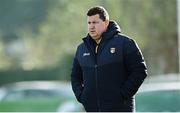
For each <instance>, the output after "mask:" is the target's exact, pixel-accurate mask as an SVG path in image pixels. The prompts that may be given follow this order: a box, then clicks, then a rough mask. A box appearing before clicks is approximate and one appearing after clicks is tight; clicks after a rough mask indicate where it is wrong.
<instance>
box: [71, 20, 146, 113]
mask: <svg viewBox="0 0 180 113" xmlns="http://www.w3.org/2000/svg"><path fill="white" fill-rule="evenodd" d="M102 37H103V38H102V40H101V42H100V44H99V47H98V52H97V54H95V46H96V44H95V42H94V41H93V39H92V38H91V37H90V36H89V35H88V36H87V37H85V38H84V39H83V43H81V44H80V45H79V46H78V48H77V51H76V55H75V58H74V62H73V68H72V73H71V83H72V89H73V91H74V93H75V96H76V98H77V100H78V101H79V102H80V103H82V104H83V106H84V108H85V110H86V111H94V112H97V111H101V112H104V111H119V112H121V111H127V112H128V111H129V112H131V111H133V107H134V104H133V103H134V102H133V101H134V99H133V96H134V95H135V93H136V92H137V90H138V88H139V87H140V85H141V84H142V82H143V80H144V79H145V77H146V76H147V70H146V65H145V61H144V58H143V56H142V54H141V51H140V49H139V48H138V46H137V44H136V42H135V41H134V40H132V39H130V38H128V37H127V36H125V35H123V34H121V33H120V28H119V26H118V25H117V24H116V23H115V22H113V21H111V22H110V24H109V26H108V29H107V31H106V32H104V33H103V34H102Z"/></svg>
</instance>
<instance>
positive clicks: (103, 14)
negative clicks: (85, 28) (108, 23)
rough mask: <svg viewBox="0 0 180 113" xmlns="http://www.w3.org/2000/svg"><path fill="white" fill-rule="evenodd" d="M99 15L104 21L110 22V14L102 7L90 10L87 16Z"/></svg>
mask: <svg viewBox="0 0 180 113" xmlns="http://www.w3.org/2000/svg"><path fill="white" fill-rule="evenodd" d="M96 14H99V18H100V19H101V20H103V21H105V20H109V14H108V12H107V11H106V9H105V8H104V7H102V6H95V7H92V8H90V9H89V10H88V12H87V16H93V15H96Z"/></svg>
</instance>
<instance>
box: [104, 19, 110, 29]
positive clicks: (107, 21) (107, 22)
mask: <svg viewBox="0 0 180 113" xmlns="http://www.w3.org/2000/svg"><path fill="white" fill-rule="evenodd" d="M105 25H106V28H107V27H108V25H109V20H105Z"/></svg>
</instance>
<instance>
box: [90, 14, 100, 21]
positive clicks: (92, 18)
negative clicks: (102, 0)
mask: <svg viewBox="0 0 180 113" xmlns="http://www.w3.org/2000/svg"><path fill="white" fill-rule="evenodd" d="M95 20H101V19H100V18H99V14H96V15H92V16H88V17H87V21H95Z"/></svg>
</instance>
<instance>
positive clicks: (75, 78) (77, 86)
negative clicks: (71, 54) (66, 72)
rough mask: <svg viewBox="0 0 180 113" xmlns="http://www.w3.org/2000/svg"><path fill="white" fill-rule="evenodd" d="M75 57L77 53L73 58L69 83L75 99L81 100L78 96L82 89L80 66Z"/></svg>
mask: <svg viewBox="0 0 180 113" xmlns="http://www.w3.org/2000/svg"><path fill="white" fill-rule="evenodd" d="M76 57H77V55H76V56H75V58H74V61H73V67H72V72H71V85H72V89H73V92H74V94H75V96H76V99H77V100H78V101H79V102H81V100H80V96H81V93H82V90H83V86H82V83H83V77H82V70H81V66H80V64H79V62H78V60H77V58H76Z"/></svg>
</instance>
